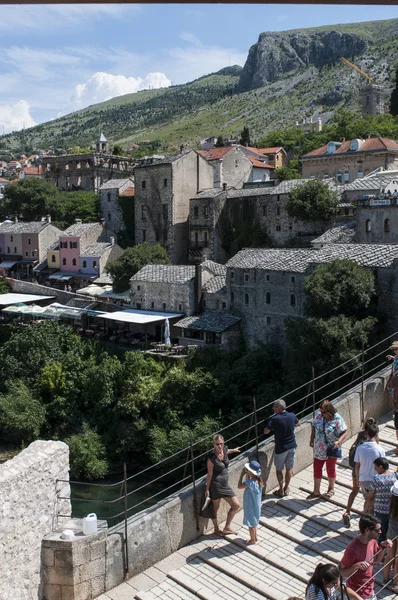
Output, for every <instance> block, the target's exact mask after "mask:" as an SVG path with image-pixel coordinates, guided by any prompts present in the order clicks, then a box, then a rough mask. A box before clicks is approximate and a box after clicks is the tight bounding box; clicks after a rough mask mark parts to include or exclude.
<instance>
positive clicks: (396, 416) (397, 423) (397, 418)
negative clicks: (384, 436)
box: [394, 411, 398, 429]
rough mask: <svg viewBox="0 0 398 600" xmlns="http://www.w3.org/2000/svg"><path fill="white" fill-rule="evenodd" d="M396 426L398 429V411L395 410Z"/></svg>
mask: <svg viewBox="0 0 398 600" xmlns="http://www.w3.org/2000/svg"><path fill="white" fill-rule="evenodd" d="M394 427H395V429H398V412H395V411H394Z"/></svg>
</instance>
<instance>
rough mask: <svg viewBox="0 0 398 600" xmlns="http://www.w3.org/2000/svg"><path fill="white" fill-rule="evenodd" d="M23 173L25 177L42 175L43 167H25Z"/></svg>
mask: <svg viewBox="0 0 398 600" xmlns="http://www.w3.org/2000/svg"><path fill="white" fill-rule="evenodd" d="M23 172H24V173H25V175H41V165H39V166H38V167H25V168H24V170H23Z"/></svg>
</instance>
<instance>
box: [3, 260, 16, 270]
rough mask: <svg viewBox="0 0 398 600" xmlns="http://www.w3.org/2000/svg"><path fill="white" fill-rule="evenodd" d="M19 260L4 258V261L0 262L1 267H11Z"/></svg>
mask: <svg viewBox="0 0 398 600" xmlns="http://www.w3.org/2000/svg"><path fill="white" fill-rule="evenodd" d="M17 262H18V261H17V260H3V262H2V263H0V269H11V267H13V266H14V265H16V264H17Z"/></svg>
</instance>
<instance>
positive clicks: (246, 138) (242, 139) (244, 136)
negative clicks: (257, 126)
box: [239, 125, 250, 146]
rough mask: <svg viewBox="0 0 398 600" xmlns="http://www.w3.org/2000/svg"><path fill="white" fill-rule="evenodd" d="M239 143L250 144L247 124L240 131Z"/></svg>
mask: <svg viewBox="0 0 398 600" xmlns="http://www.w3.org/2000/svg"><path fill="white" fill-rule="evenodd" d="M239 143H240V144H241V145H242V146H250V131H249V128H248V126H247V125H245V126H244V128H243V129H242V131H241V134H240V140H239Z"/></svg>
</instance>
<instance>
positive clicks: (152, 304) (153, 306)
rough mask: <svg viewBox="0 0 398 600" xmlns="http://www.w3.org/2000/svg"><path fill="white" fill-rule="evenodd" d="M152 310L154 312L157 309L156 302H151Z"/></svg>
mask: <svg viewBox="0 0 398 600" xmlns="http://www.w3.org/2000/svg"><path fill="white" fill-rule="evenodd" d="M151 308H152V310H153V309H154V308H155V303H154V302H151Z"/></svg>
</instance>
